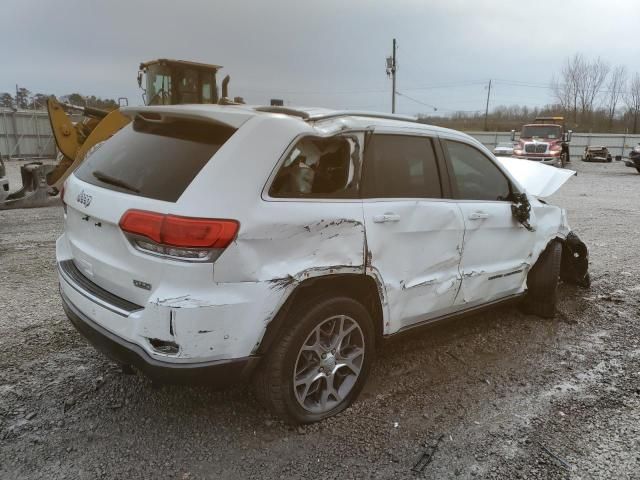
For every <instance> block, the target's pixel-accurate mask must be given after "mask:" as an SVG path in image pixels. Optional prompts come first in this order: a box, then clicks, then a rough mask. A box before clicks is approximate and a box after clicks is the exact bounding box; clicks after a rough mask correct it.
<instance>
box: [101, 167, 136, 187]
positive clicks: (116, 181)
mask: <svg viewBox="0 0 640 480" xmlns="http://www.w3.org/2000/svg"><path fill="white" fill-rule="evenodd" d="M93 176H94V177H96V178H97V179H98V180H100V181H101V182H104V183H108V184H110V185H114V186H116V187H121V188H124V189H125V190H129V191H130V192H134V193H140V190H139V189H137V188H136V187H134V186H132V185H129V184H128V183H127V182H125V181H124V180H120V179H119V178H115V177H112V176H111V175H107V174H106V173H104V172H101V171H100V170H96V171H95V172H93Z"/></svg>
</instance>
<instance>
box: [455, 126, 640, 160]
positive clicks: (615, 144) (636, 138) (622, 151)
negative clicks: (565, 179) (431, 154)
mask: <svg viewBox="0 0 640 480" xmlns="http://www.w3.org/2000/svg"><path fill="white" fill-rule="evenodd" d="M466 133H467V134H469V135H471V136H472V137H474V138H475V139H476V140H478V141H479V142H481V143H482V144H483V145H485V146H486V147H487V148H489V149H490V150H493V148H495V146H496V145H497V144H498V143H502V142H509V141H511V132H466ZM518 137H519V132H516V140H517V139H518ZM639 142H640V135H631V134H615V133H574V134H573V136H572V138H571V158H572V159H579V158H581V157H582V153H583V152H584V147H587V146H589V145H604V146H605V147H607V148H608V149H609V153H611V155H612V156H613V157H615V156H616V155H622V156H627V155H629V151H630V150H631V149H632V148H633V147H635V146H636V145H638V143H639Z"/></svg>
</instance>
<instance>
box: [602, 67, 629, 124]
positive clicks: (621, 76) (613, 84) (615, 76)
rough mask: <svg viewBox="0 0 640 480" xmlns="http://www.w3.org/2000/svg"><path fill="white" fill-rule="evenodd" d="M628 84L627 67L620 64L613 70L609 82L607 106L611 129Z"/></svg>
mask: <svg viewBox="0 0 640 480" xmlns="http://www.w3.org/2000/svg"><path fill="white" fill-rule="evenodd" d="M626 85H627V69H626V67H625V66H624V65H618V66H617V67H616V68H614V69H613V71H612V72H611V76H610V77H609V82H608V83H607V100H606V108H607V115H608V116H609V130H611V129H612V128H613V118H614V117H615V115H616V109H617V108H618V104H619V103H620V99H621V97H622V94H623V93H624V90H625V87H626Z"/></svg>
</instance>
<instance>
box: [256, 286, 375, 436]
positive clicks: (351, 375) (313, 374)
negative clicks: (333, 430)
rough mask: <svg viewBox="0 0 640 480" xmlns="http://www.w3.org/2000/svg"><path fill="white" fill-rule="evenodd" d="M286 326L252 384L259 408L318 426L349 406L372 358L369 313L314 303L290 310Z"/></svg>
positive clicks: (349, 304) (336, 303)
mask: <svg viewBox="0 0 640 480" xmlns="http://www.w3.org/2000/svg"><path fill="white" fill-rule="evenodd" d="M285 325H286V327H285V329H284V333H283V334H282V337H281V338H280V339H278V340H277V341H276V342H275V343H274V344H273V345H272V347H271V349H270V351H269V353H268V354H267V355H266V357H265V358H264V360H263V361H262V362H261V365H260V367H259V368H258V370H257V371H256V373H255V375H254V378H253V382H254V387H255V391H256V395H257V397H258V399H259V400H260V402H261V403H262V404H263V405H264V406H265V407H266V408H267V409H268V410H269V411H270V412H271V413H273V414H275V415H277V416H279V417H280V418H282V419H283V420H284V421H286V422H288V423H292V424H301V423H313V422H318V421H320V420H323V419H325V418H328V417H331V416H333V415H336V414H337V413H339V412H341V411H342V410H344V409H345V408H347V407H348V406H349V405H351V403H353V401H354V400H355V399H356V398H357V396H358V394H359V393H360V391H361V390H362V388H363V387H364V384H365V382H366V378H367V376H368V374H369V370H370V368H371V364H372V362H373V358H374V355H375V345H374V343H375V333H374V327H373V321H372V320H371V315H370V314H369V312H368V311H367V309H366V308H365V307H364V306H362V304H360V303H359V302H357V301H355V300H353V299H352V298H348V297H329V298H327V297H324V298H322V297H321V298H315V299H311V300H308V301H306V302H301V303H300V304H299V305H297V306H294V307H293V308H292V309H291V311H290V312H289V313H288V318H287V321H286V323H285ZM336 332H337V333H336ZM343 334H344V335H343ZM360 351H361V353H359V352H360ZM347 364H348V366H347Z"/></svg>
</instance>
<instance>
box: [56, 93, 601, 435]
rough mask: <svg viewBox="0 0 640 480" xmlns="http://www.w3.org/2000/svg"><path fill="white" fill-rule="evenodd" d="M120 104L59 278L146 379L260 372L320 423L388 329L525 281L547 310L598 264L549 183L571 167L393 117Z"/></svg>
mask: <svg viewBox="0 0 640 480" xmlns="http://www.w3.org/2000/svg"><path fill="white" fill-rule="evenodd" d="M123 113H125V114H127V115H129V116H130V117H131V118H132V119H133V121H132V122H131V123H130V124H129V125H128V126H127V127H125V128H124V129H122V130H121V131H120V132H118V133H117V134H116V135H114V136H113V137H112V138H111V139H109V140H108V141H106V142H105V143H104V144H102V145H101V146H100V147H99V148H97V149H95V148H94V150H93V152H91V153H90V155H89V156H88V157H87V159H86V160H85V161H84V163H83V164H82V165H81V166H80V167H79V168H78V170H76V172H75V173H74V174H73V175H71V176H70V177H69V179H68V180H67V182H66V185H65V188H64V192H63V195H64V199H63V201H64V203H65V210H66V213H65V232H64V234H63V235H62V236H61V237H60V238H59V239H58V242H57V250H56V255H57V262H58V267H59V280H60V292H61V295H62V299H63V305H64V308H65V310H66V312H67V315H68V316H69V318H70V320H71V321H72V322H73V324H74V325H75V326H76V328H77V329H78V330H79V331H80V332H81V333H82V334H83V335H84V336H86V337H87V338H88V339H89V340H90V341H91V342H92V343H93V344H94V345H95V346H96V347H97V348H99V349H101V350H103V351H104V352H105V353H107V354H108V355H109V356H110V357H111V358H113V359H114V360H116V361H117V362H119V363H120V364H122V365H123V366H125V365H126V366H130V365H132V366H135V367H136V368H137V369H139V370H141V371H143V372H144V373H146V374H147V375H149V376H150V377H152V378H156V379H168V380H178V381H179V380H196V379H200V380H202V379H204V380H205V381H207V382H214V381H219V382H227V381H234V380H239V379H242V378H247V377H249V376H251V377H252V378H253V380H254V383H255V385H256V391H257V393H258V396H259V397H260V398H261V400H263V401H264V403H265V404H266V405H267V406H268V407H269V408H270V409H271V410H272V411H273V412H275V413H276V414H278V415H280V416H282V417H283V418H285V419H286V420H288V421H290V422H303V423H304V422H313V421H318V420H321V419H323V418H325V417H328V416H331V415H334V414H336V413H337V412H340V411H341V410H343V409H344V408H346V407H347V406H348V405H349V404H350V403H351V402H353V400H354V399H355V398H356V397H357V395H358V392H359V391H360V390H361V389H362V387H363V384H364V382H365V379H366V377H367V374H368V371H369V369H370V366H371V363H372V361H373V359H374V356H375V348H376V345H378V344H379V342H380V341H381V340H382V339H384V338H386V337H389V336H391V335H394V334H397V333H399V332H404V331H406V330H408V329H411V328H414V327H418V326H423V325H426V324H429V323H431V322H434V321H436V320H441V319H446V318H450V317H452V316H458V315H461V314H468V313H470V312H476V311H478V310H479V309H481V308H484V307H488V306H493V305H496V304H498V303H500V302H504V301H508V300H514V299H518V298H521V297H523V296H525V294H526V297H525V300H526V302H525V303H526V305H527V306H528V308H529V309H530V310H531V311H533V312H534V313H538V314H541V315H545V316H550V315H553V312H554V308H555V302H556V294H555V292H556V285H557V283H558V277H559V275H561V276H563V277H565V278H566V279H568V280H574V281H582V282H583V283H584V282H586V281H587V280H588V276H587V273H586V249H585V248H584V244H582V243H581V242H580V241H579V240H578V239H577V237H575V236H573V234H570V233H569V227H568V226H567V223H566V221H565V214H564V211H563V210H562V209H560V208H558V207H555V206H551V205H548V204H546V203H544V202H543V201H541V200H539V198H538V197H539V196H546V195H550V194H551V193H553V192H554V191H555V190H556V189H557V188H558V187H559V186H560V185H561V184H562V183H564V182H565V181H566V179H567V178H568V177H569V176H570V175H571V174H572V172H569V171H566V170H558V169H554V168H551V167H546V166H544V165H539V164H533V163H530V162H522V161H519V160H515V159H505V160H504V161H500V162H498V161H497V160H496V159H495V157H493V155H492V154H491V153H490V152H489V151H488V150H487V149H486V148H485V147H483V146H482V145H481V144H480V143H478V142H477V141H476V140H474V139H472V138H471V137H469V136H467V135H464V134H462V133H459V132H456V131H452V130H447V129H442V128H437V127H432V126H428V125H424V124H421V123H418V122H416V121H415V120H413V119H410V118H404V117H398V116H385V115H374V114H367V113H357V112H332V111H327V110H319V109H305V110H292V109H287V108H282V107H279V108H278V107H273V108H271V107H253V108H252V107H248V106H215V105H210V106H209V105H207V106H203V105H182V106H163V107H160V106H159V107H140V108H127V109H123ZM568 235H569V236H570V238H571V239H572V241H568V240H567V238H568V237H567V236H568ZM563 251H564V253H565V254H563ZM567 252H568V254H567ZM561 260H562V263H563V265H562V269H561ZM561 270H562V272H561Z"/></svg>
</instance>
